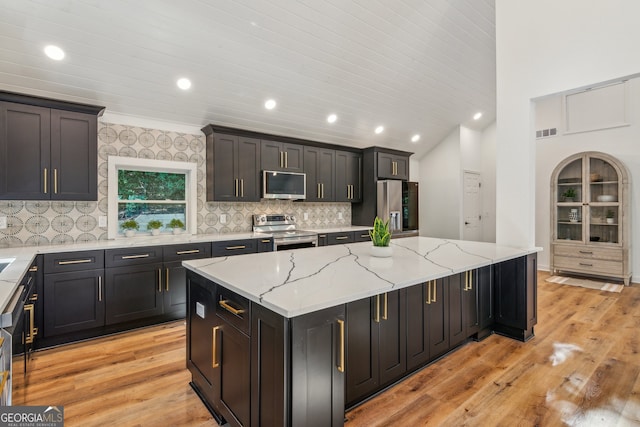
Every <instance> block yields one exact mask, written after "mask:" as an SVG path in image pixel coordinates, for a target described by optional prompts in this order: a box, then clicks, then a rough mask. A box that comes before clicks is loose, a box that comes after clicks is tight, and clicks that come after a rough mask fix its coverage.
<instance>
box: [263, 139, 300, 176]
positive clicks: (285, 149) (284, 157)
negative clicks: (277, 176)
mask: <svg viewBox="0 0 640 427" xmlns="http://www.w3.org/2000/svg"><path fill="white" fill-rule="evenodd" d="M261 157H262V158H261V165H262V167H261V168H262V170H271V171H288V172H303V169H304V146H303V145H298V144H290V143H285V142H280V141H267V140H262V145H261Z"/></svg>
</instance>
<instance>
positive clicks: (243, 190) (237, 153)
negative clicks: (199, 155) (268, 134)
mask: <svg viewBox="0 0 640 427" xmlns="http://www.w3.org/2000/svg"><path fill="white" fill-rule="evenodd" d="M214 138H215V140H214V141H213V142H212V143H211V142H208V143H209V144H213V164H208V165H207V168H208V169H210V168H213V182H207V186H208V188H210V189H211V190H209V191H208V193H207V196H208V197H207V199H208V200H216V201H245V202H257V201H259V200H260V140H258V139H253V138H245V137H238V136H236V135H225V134H215V135H214ZM210 139H211V136H209V137H208V140H210ZM208 151H211V148H208ZM208 173H209V176H210V175H211V173H210V172H208Z"/></svg>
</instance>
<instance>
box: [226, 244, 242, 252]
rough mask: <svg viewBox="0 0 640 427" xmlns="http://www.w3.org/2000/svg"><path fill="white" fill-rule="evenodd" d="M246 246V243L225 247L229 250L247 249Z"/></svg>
mask: <svg viewBox="0 0 640 427" xmlns="http://www.w3.org/2000/svg"><path fill="white" fill-rule="evenodd" d="M245 248H246V246H245V245H239V246H227V247H226V248H225V249H226V250H228V251H233V250H236V249H245Z"/></svg>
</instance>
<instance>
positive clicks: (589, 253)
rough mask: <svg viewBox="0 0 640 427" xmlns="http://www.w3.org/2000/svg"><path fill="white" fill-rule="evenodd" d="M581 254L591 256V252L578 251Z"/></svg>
mask: <svg viewBox="0 0 640 427" xmlns="http://www.w3.org/2000/svg"><path fill="white" fill-rule="evenodd" d="M580 253H581V254H586V255H593V252H592V251H580Z"/></svg>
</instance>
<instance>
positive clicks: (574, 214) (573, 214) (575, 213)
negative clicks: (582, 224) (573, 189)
mask: <svg viewBox="0 0 640 427" xmlns="http://www.w3.org/2000/svg"><path fill="white" fill-rule="evenodd" d="M569 222H578V209H571V212H569Z"/></svg>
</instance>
